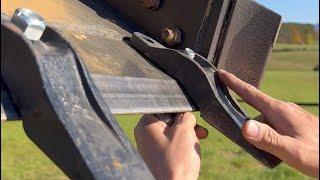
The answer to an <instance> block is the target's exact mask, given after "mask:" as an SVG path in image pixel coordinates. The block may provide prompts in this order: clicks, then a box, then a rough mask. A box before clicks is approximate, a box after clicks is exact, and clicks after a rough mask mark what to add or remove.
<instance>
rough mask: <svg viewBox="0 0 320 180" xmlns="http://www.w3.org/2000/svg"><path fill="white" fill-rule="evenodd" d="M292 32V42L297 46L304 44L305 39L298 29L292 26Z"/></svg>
mask: <svg viewBox="0 0 320 180" xmlns="http://www.w3.org/2000/svg"><path fill="white" fill-rule="evenodd" d="M291 32H292V42H293V43H295V44H303V43H304V41H303V37H302V34H301V33H300V31H299V30H298V29H297V27H295V26H292V27H291Z"/></svg>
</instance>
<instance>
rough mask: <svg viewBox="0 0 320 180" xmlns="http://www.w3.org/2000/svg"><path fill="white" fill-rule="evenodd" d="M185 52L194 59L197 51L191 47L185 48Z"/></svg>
mask: <svg viewBox="0 0 320 180" xmlns="http://www.w3.org/2000/svg"><path fill="white" fill-rule="evenodd" d="M183 52H184V53H185V54H186V55H187V56H189V57H190V58H191V59H194V57H195V55H196V53H195V52H194V51H193V50H192V49H190V48H185V49H184V50H183Z"/></svg>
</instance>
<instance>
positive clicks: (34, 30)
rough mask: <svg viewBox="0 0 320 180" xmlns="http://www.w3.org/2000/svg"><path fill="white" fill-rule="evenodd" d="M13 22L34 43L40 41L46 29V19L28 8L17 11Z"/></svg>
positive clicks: (13, 16)
mask: <svg viewBox="0 0 320 180" xmlns="http://www.w3.org/2000/svg"><path fill="white" fill-rule="evenodd" d="M11 22H12V23H13V24H15V25H16V26H17V27H18V28H19V29H21V31H22V32H23V34H24V35H25V36H26V37H27V38H28V39H30V40H32V41H38V40H40V38H41V36H42V34H43V32H44V31H45V29H46V23H45V21H44V19H43V18H42V17H41V16H40V15H38V14H37V13H35V12H33V11H31V10H30V9H26V8H18V9H16V10H15V11H14V13H13V15H12V17H11Z"/></svg>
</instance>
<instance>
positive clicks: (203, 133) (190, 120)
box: [172, 112, 208, 139]
mask: <svg viewBox="0 0 320 180" xmlns="http://www.w3.org/2000/svg"><path fill="white" fill-rule="evenodd" d="M196 123H197V120H196V117H195V116H194V115H193V114H192V113H190V112H186V113H182V114H178V115H177V116H176V119H175V122H174V124H173V126H172V127H180V128H182V129H184V131H190V130H191V131H195V133H196V136H197V137H198V138H199V139H205V138H207V136H208V130H207V129H206V128H204V127H202V126H200V125H197V124H196Z"/></svg>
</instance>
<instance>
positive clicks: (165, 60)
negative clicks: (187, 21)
mask: <svg viewBox="0 0 320 180" xmlns="http://www.w3.org/2000/svg"><path fill="white" fill-rule="evenodd" d="M129 43H130V45H131V46H132V47H134V48H135V49H137V51H139V52H140V53H142V54H143V55H144V56H146V57H147V59H148V60H150V61H151V62H152V63H153V64H155V65H156V66H158V67H159V69H161V70H163V71H164V72H165V73H167V74H168V75H169V76H171V77H173V78H174V79H175V80H176V81H178V82H179V83H180V85H181V86H182V88H183V89H184V90H185V92H186V93H187V95H188V97H189V98H190V99H191V101H192V102H193V104H194V105H195V106H196V107H197V108H198V110H199V111H200V115H201V116H202V118H203V119H204V120H206V121H207V122H208V123H209V124H211V125H212V126H213V127H215V128H216V129H217V130H219V131H220V132H221V133H222V134H224V135H225V136H227V137H228V138H229V139H231V140H232V141H233V142H235V143H236V144H238V145H239V146H240V147H242V148H243V149H244V150H246V151H247V152H249V153H250V154H251V155H252V156H253V157H254V158H256V159H257V160H259V161H260V162H262V163H263V164H265V165H266V166H268V167H270V168H273V167H275V166H277V165H278V164H279V163H280V162H281V160H279V159H278V158H277V157H275V156H273V155H271V154H269V153H267V152H265V151H262V150H259V149H257V148H255V147H254V146H253V145H251V144H249V143H248V142H247V141H246V140H245V139H244V137H243V136H242V133H241V128H242V125H243V124H244V123H245V121H246V120H247V119H248V117H247V115H246V114H245V113H244V111H242V110H241V108H240V107H239V106H238V104H237V103H236V101H235V100H234V99H233V98H232V96H231V95H230V94H229V92H228V89H227V88H226V87H225V86H224V85H223V84H222V83H220V82H219V78H218V76H217V71H216V68H215V66H213V65H212V64H211V63H210V62H209V61H208V60H207V59H205V58H204V57H202V56H200V55H199V54H196V53H189V54H186V53H185V52H182V51H178V50H174V49H169V48H166V47H164V46H163V45H161V44H160V43H158V42H157V41H155V40H154V39H152V38H150V37H148V36H146V35H143V34H141V33H138V32H135V33H134V34H133V35H132V36H131V38H130V40H129ZM189 51H190V50H189Z"/></svg>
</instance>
